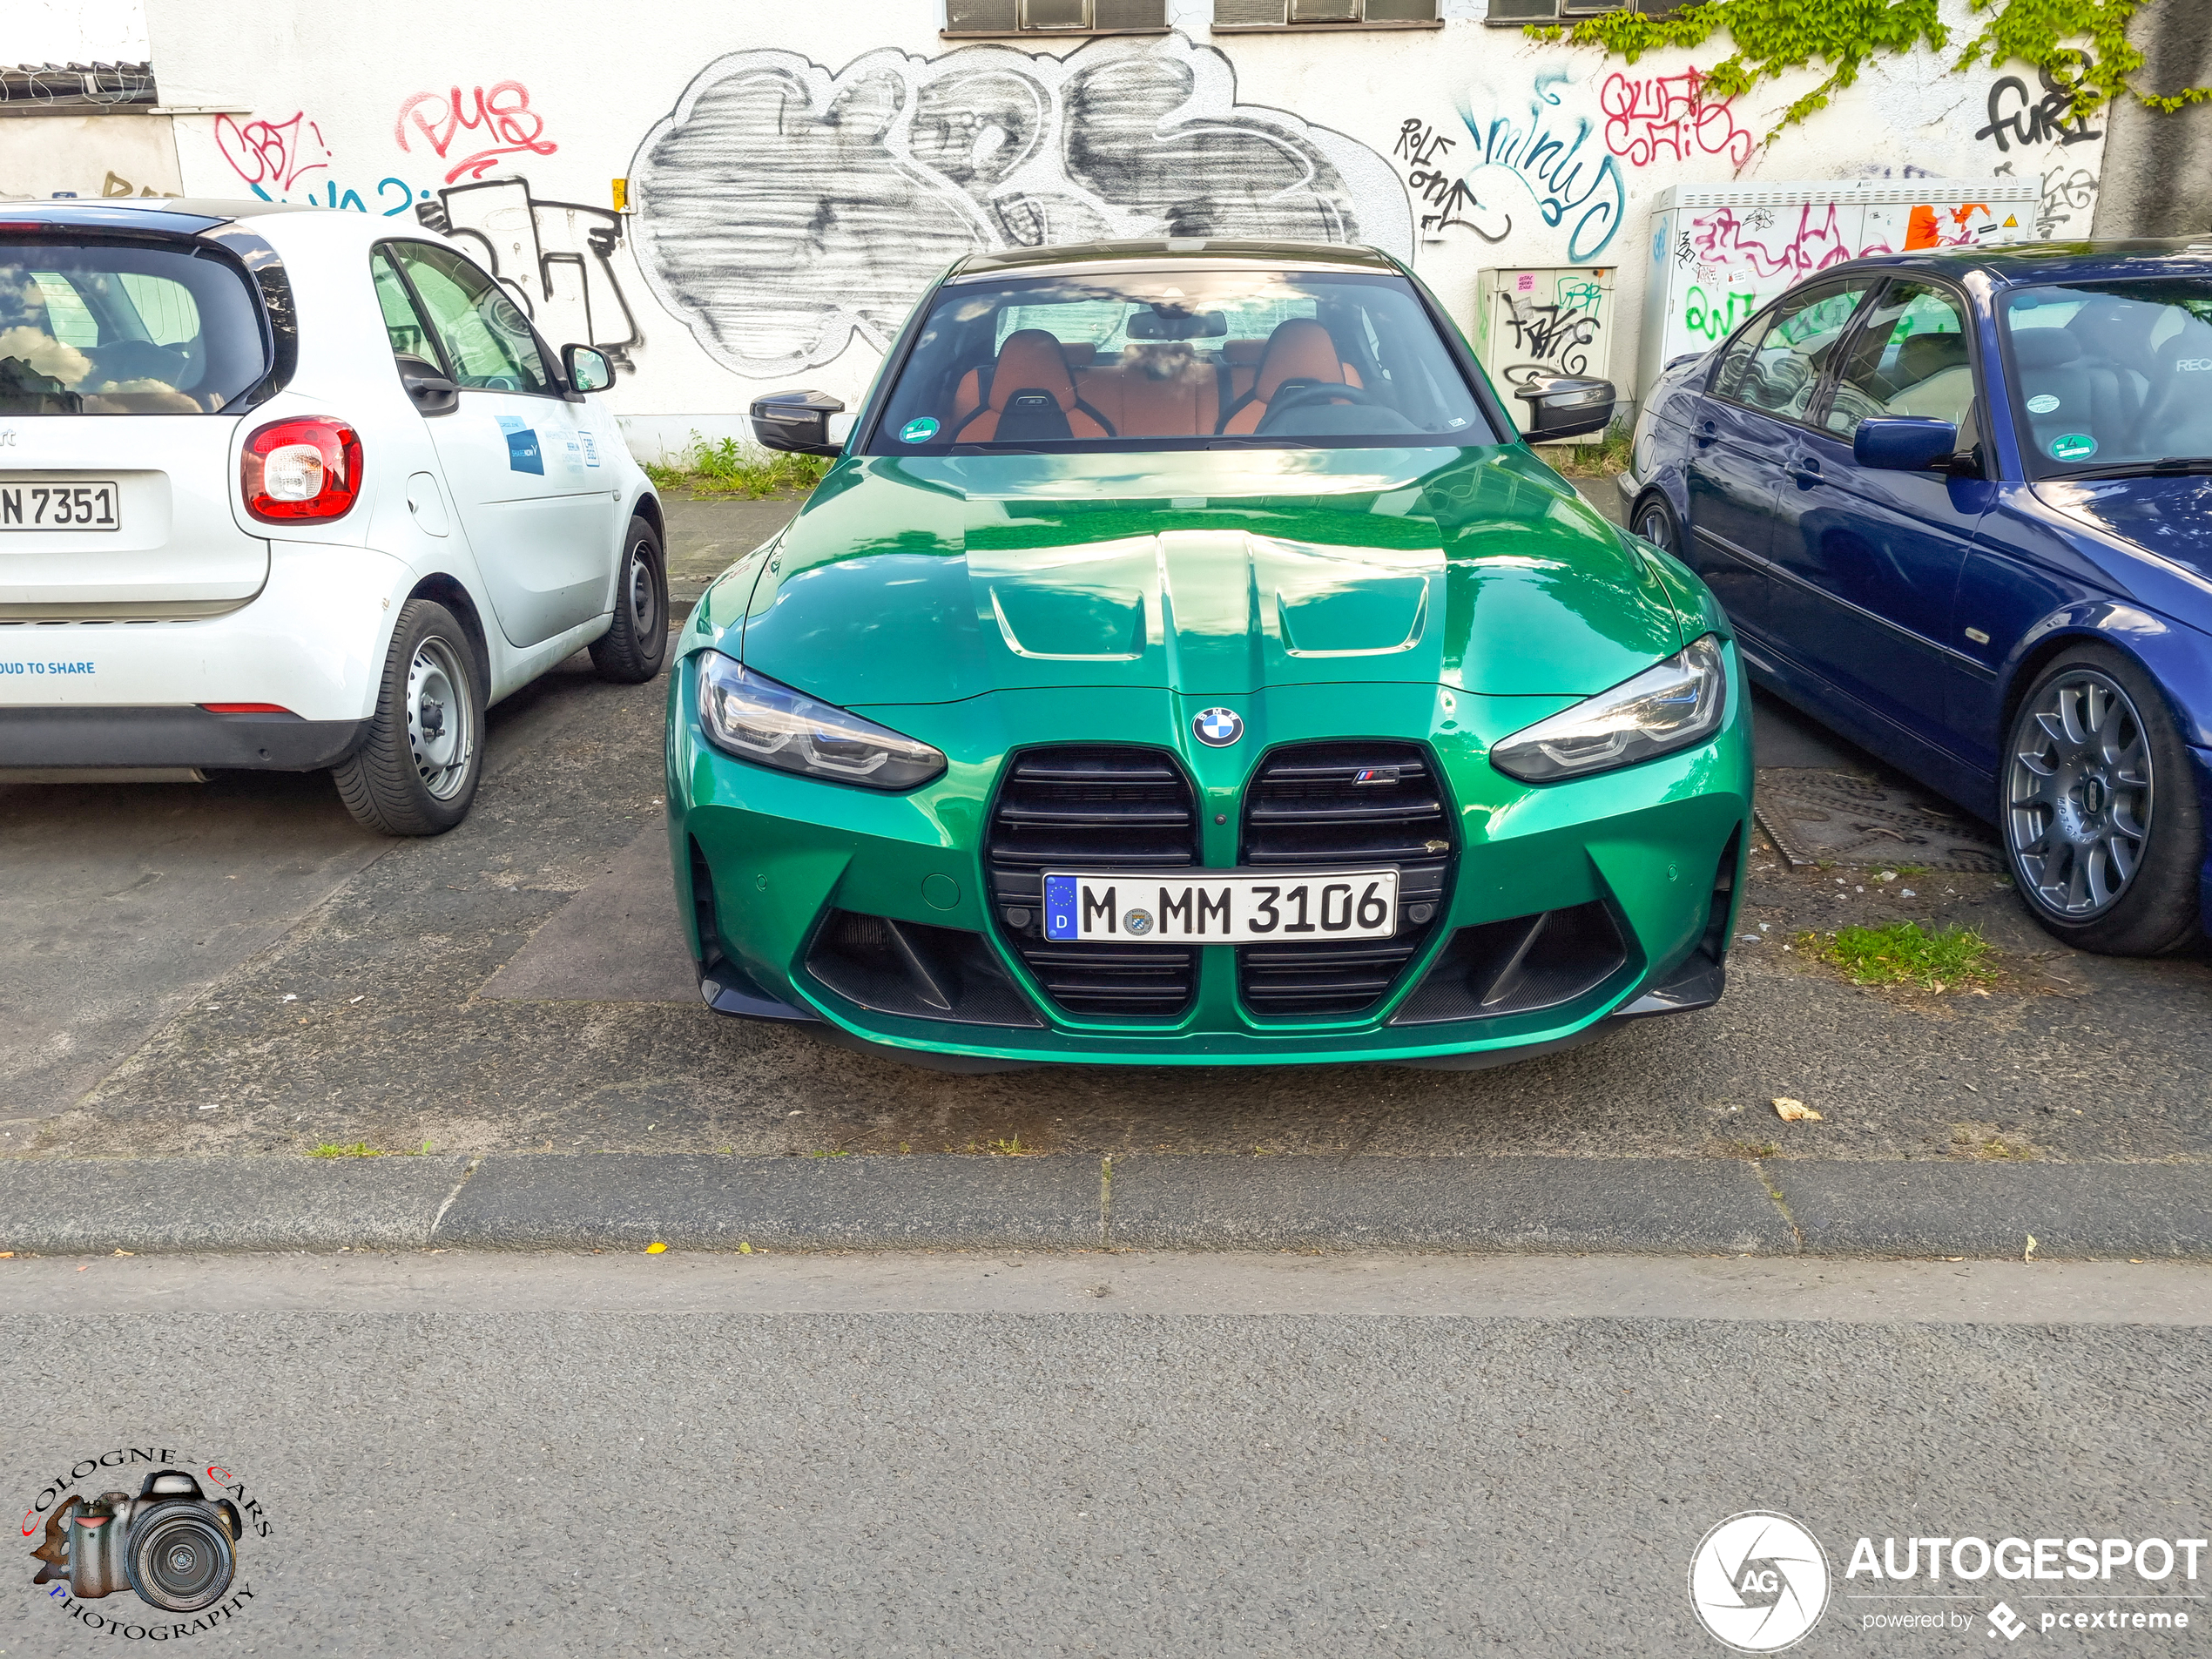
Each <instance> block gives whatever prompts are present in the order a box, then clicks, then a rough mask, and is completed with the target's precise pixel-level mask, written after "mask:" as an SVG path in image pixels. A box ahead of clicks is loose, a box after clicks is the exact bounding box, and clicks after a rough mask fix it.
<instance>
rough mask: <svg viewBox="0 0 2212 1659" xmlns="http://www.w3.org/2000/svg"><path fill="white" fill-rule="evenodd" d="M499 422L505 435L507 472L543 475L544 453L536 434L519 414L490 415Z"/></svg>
mask: <svg viewBox="0 0 2212 1659" xmlns="http://www.w3.org/2000/svg"><path fill="white" fill-rule="evenodd" d="M492 418H493V419H495V420H496V421H498V422H499V429H500V431H501V432H502V433H504V434H505V435H506V437H507V469H508V471H509V472H534V473H536V475H538V476H539V477H541V478H543V476H545V455H544V452H543V449H541V448H539V446H538V442H537V434H536V432H535V431H533V430H531V428H529V425H528V424H526V423H525V422H524V421H523V417H522V416H521V415H495V416H493V417H492Z"/></svg>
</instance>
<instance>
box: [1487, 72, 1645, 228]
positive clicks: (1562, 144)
mask: <svg viewBox="0 0 2212 1659" xmlns="http://www.w3.org/2000/svg"><path fill="white" fill-rule="evenodd" d="M1576 90H1578V89H1576V88H1575V86H1574V82H1573V78H1572V77H1571V76H1570V75H1569V74H1568V71H1566V70H1564V69H1561V68H1546V69H1541V70H1539V71H1537V73H1536V75H1535V77H1534V83H1533V84H1532V85H1531V86H1530V88H1529V91H1528V92H1527V96H1526V97H1525V98H1512V97H1507V96H1504V95H1501V94H1494V93H1491V92H1488V91H1486V90H1484V89H1480V88H1477V89H1471V90H1470V91H1469V92H1468V94H1467V99H1466V102H1465V103H1463V104H1462V105H1461V106H1460V119H1461V120H1462V121H1463V122H1465V123H1466V125H1467V135H1468V137H1469V138H1472V139H1473V140H1474V142H1473V145H1472V146H1471V147H1470V149H1469V150H1468V151H1467V152H1466V153H1465V155H1464V157H1463V158H1462V160H1463V170H1462V172H1461V173H1460V179H1461V180H1462V181H1463V182H1464V183H1465V184H1466V185H1467V191H1468V192H1469V195H1470V197H1471V199H1472V200H1473V202H1474V205H1475V206H1476V209H1477V212H1475V213H1474V215H1472V216H1471V217H1470V219H1469V221H1468V222H1469V228H1471V229H1473V230H1474V232H1475V233H1476V234H1477V235H1479V236H1481V237H1483V238H1484V239H1486V240H1488V241H1501V240H1503V239H1505V237H1506V236H1507V234H1509V233H1511V232H1512V230H1513V227H1514V217H1515V215H1516V214H1520V215H1521V216H1522V217H1523V218H1524V219H1525V218H1526V216H1527V214H1528V213H1530V212H1534V215H1535V216H1536V217H1537V218H1538V219H1541V221H1542V222H1543V223H1544V224H1545V225H1547V226H1551V227H1553V228H1554V229H1558V230H1563V231H1564V232H1565V233H1566V234H1565V241H1566V262H1567V263H1568V264H1570V265H1588V264H1590V263H1592V262H1593V261H1594V260H1596V258H1597V256H1598V255H1599V254H1601V253H1603V252H1604V251H1605V249H1606V247H1607V246H1608V244H1610V243H1611V242H1612V240H1613V239H1614V237H1615V235H1616V234H1617V233H1619V231H1620V229H1621V221H1622V219H1623V218H1624V217H1625V216H1626V212H1627V209H1628V192H1627V190H1626V188H1625V186H1624V185H1622V179H1621V166H1620V163H1619V162H1618V161H1616V160H1615V158H1614V157H1613V156H1612V155H1611V154H1609V153H1608V152H1607V151H1606V149H1605V146H1604V145H1603V144H1602V142H1601V140H1600V138H1599V137H1598V133H1597V130H1596V123H1595V120H1593V119H1592V118H1591V117H1590V116H1589V115H1587V114H1578V113H1576V112H1575V111H1574V110H1573V109H1571V108H1570V107H1569V105H1568V96H1567V95H1568V92H1570V91H1576ZM1576 101H1577V102H1581V101H1582V100H1581V99H1579V98H1578V99H1577V100H1576Z"/></svg>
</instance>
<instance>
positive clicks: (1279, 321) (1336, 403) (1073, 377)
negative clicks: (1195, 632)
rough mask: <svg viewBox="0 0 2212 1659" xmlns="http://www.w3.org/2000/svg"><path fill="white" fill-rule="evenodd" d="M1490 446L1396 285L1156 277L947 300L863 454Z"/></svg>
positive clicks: (1039, 281)
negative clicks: (1239, 445)
mask: <svg viewBox="0 0 2212 1659" xmlns="http://www.w3.org/2000/svg"><path fill="white" fill-rule="evenodd" d="M1231 441H1234V442H1247V443H1255V444H1265V445H1271V446H1274V445H1280V446H1286V447H1292V448H1316V447H1324V446H1326V447H1362V446H1365V447H1374V446H1379V445H1389V446H1392V447H1402V446H1404V445H1406V444H1408V443H1417V444H1452V445H1455V446H1456V445H1462V444H1470V443H1476V444H1488V443H1496V442H1500V441H1501V440H1500V439H1499V437H1498V435H1496V434H1495V432H1494V430H1493V429H1492V427H1491V424H1490V422H1489V421H1488V420H1487V419H1486V418H1485V417H1484V415H1483V413H1482V408H1481V406H1480V404H1479V403H1477V402H1476V401H1475V397H1474V392H1473V391H1472V390H1471V389H1470V388H1469V387H1468V385H1467V377H1466V376H1465V375H1464V374H1462V373H1461V372H1460V368H1459V365H1458V364H1457V363H1456V362H1455V361H1453V354H1452V353H1451V352H1450V350H1449V349H1447V347H1446V345H1445V343H1444V341H1443V340H1442V339H1440V337H1439V335H1438V333H1437V329H1436V325H1435V324H1434V323H1433V321H1431V320H1430V318H1429V314H1428V312H1427V310H1426V307H1424V306H1423V305H1422V304H1421V301H1420V296H1419V295H1417V294H1416V293H1414V291H1413V285H1412V284H1411V283H1409V282H1407V281H1406V280H1405V279H1404V278H1403V277H1397V276H1383V275H1365V274H1359V273H1340V272H1325V271H1296V270H1274V269H1268V268H1264V267H1257V268H1255V267H1243V268H1237V267H1227V266H1196V267H1194V266H1188V265H1177V266H1160V267H1157V268H1155V269H1151V270H1122V269H1118V268H1116V269H1112V270H1100V271H1096V272H1090V271H1086V272H1083V273H1081V274H1079V275H1061V276H1049V277H1045V276H1041V277H1028V278H1006V277H989V278H985V279H981V280H969V281H955V282H953V283H950V284H948V285H947V286H946V287H944V288H943V289H942V290H941V292H940V293H938V294H937V296H936V299H935V300H934V302H933V304H932V305H931V307H930V309H929V314H928V315H927V317H926V318H925V319H924V320H923V322H922V327H921V334H920V336H919V337H918V338H917V339H916V341H915V342H914V350H913V353H912V354H911V355H909V356H908V357H907V361H906V364H905V367H904V368H901V369H900V374H899V379H898V382H897V384H896V385H895V386H894V387H893V388H892V391H891V395H890V397H889V399H888V401H887V403H886V404H885V406H884V413H883V416H882V418H881V419H880V421H878V422H877V424H876V428H875V434H874V438H873V442H872V443H871V444H870V446H869V448H870V452H871V453H873V454H875V455H913V454H915V453H917V452H920V453H925V454H927V453H930V452H936V453H940V454H942V453H946V452H948V451H955V450H956V451H958V452H961V453H968V452H972V451H974V450H978V449H980V450H984V451H989V450H1049V451H1055V452H1079V453H1081V452H1113V451H1117V450H1132V449H1159V448H1177V447H1204V446H1205V445H1208V444H1218V443H1222V442H1231Z"/></svg>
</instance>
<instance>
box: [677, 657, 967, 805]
mask: <svg viewBox="0 0 2212 1659" xmlns="http://www.w3.org/2000/svg"><path fill="white" fill-rule="evenodd" d="M699 729H700V730H701V731H702V732H705V733H706V739H707V741H708V742H709V743H711V744H712V745H714V746H715V747H716V748H718V749H719V750H721V751H722V752H724V753H725V754H732V755H735V756H736V757H737V758H738V759H740V760H750V761H752V763H753V764H754V765H761V766H779V767H781V768H782V769H783V770H784V771H786V772H803V773H805V774H806V776H807V777H809V778H822V779H828V780H829V781H831V782H833V783H840V784H858V785H860V786H861V787H862V788H864V789H914V788H917V787H919V786H921V785H923V784H926V783H927V782H928V781H929V780H930V779H932V778H934V777H936V776H937V775H938V774H939V773H940V772H943V771H944V770H945V757H944V756H943V755H941V754H940V753H939V752H937V751H936V750H934V749H933V748H931V747H930V746H929V745H927V744H926V743H916V742H915V741H914V739H913V738H904V737H900V735H899V734H898V733H897V732H894V731H892V730H890V728H888V727H887V726H880V725H876V724H875V722H874V721H873V720H863V719H862V718H860V716H859V715H857V714H847V713H846V711H844V710H843V709H839V708H833V707H831V706H830V705H828V704H826V703H821V702H817V701H816V700H815V699H814V698H811V697H808V696H807V695H806V693H805V692H803V691H792V689H791V687H790V686H788V685H778V684H777V683H776V682H775V681H774V680H772V679H769V678H765V677H764V676H762V675H759V674H756V673H753V672H752V671H751V670H750V669H748V668H746V667H745V665H744V664H742V663H739V662H738V661H736V660H735V659H734V658H728V657H725V656H723V655H722V653H721V652H719V651H701V652H700V653H699Z"/></svg>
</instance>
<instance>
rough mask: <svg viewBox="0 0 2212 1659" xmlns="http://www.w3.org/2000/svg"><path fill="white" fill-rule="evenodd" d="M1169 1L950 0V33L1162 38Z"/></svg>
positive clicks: (947, 22) (947, 24) (947, 15)
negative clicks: (1154, 36) (1149, 36)
mask: <svg viewBox="0 0 2212 1659" xmlns="http://www.w3.org/2000/svg"><path fill="white" fill-rule="evenodd" d="M1167 28H1168V4H1167V0H945V28H944V32H945V33H946V34H948V35H1163V34H1165V33H1166V32H1167Z"/></svg>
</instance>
